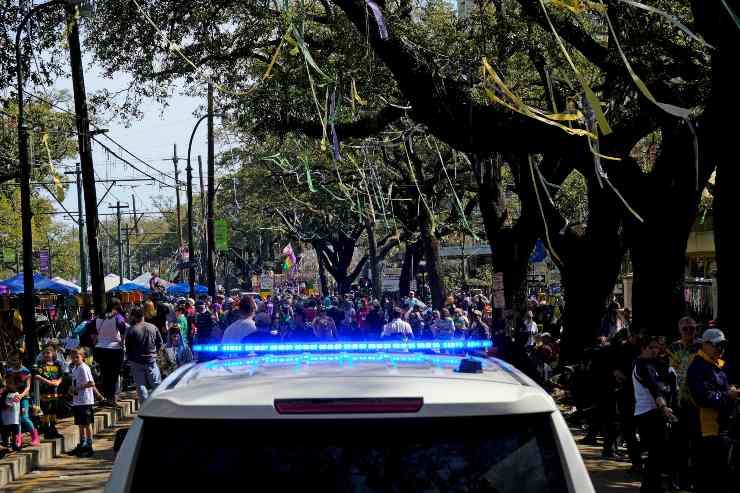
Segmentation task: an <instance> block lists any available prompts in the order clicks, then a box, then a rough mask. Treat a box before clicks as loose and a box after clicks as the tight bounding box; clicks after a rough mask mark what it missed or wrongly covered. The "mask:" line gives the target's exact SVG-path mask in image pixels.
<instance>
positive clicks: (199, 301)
mask: <svg viewBox="0 0 740 493" xmlns="http://www.w3.org/2000/svg"><path fill="white" fill-rule="evenodd" d="M204 305H205V302H203V300H198V301H196V302H195V306H204Z"/></svg>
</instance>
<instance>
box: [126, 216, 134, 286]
mask: <svg viewBox="0 0 740 493" xmlns="http://www.w3.org/2000/svg"><path fill="white" fill-rule="evenodd" d="M125 232H126V277H128V278H129V279H131V278H132V277H133V276H132V275H131V241H130V239H131V238H130V235H131V228H130V227H129V226H128V225H126V229H125Z"/></svg>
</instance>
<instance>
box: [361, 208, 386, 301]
mask: <svg viewBox="0 0 740 493" xmlns="http://www.w3.org/2000/svg"><path fill="white" fill-rule="evenodd" d="M368 209H369V210H370V211H372V202H371V201H369V204H368ZM370 216H371V215H370V214H369V213H366V214H365V229H366V231H367V250H368V262H370V277H372V281H373V284H372V286H373V293H375V297H377V298H380V296H382V294H383V279H382V275H381V272H380V265H379V264H380V259H379V258H378V244H377V242H376V240H375V225H374V224H373V221H372V218H371V217H370Z"/></svg>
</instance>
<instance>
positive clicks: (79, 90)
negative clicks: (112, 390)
mask: <svg viewBox="0 0 740 493" xmlns="http://www.w3.org/2000/svg"><path fill="white" fill-rule="evenodd" d="M64 10H65V12H66V14H67V16H66V17H67V26H69V28H68V29H67V43H68V45H69V56H70V60H71V65H72V88H73V91H74V100H75V115H76V117H77V118H76V119H75V120H76V123H77V145H78V147H79V149H80V164H81V172H82V187H83V189H84V192H85V214H86V216H87V224H86V226H87V252H88V255H89V258H90V282H91V284H92V294H93V306H94V307H95V313H104V312H105V285H104V284H103V273H102V270H101V268H100V253H99V252H98V198H97V194H96V191H95V170H94V168H93V159H92V147H91V145H90V126H89V117H88V112H87V96H86V94H85V76H84V73H83V69H82V53H81V51H80V31H79V26H78V24H77V19H76V16H75V6H74V5H71V4H66V5H65V7H64ZM29 247H30V245H29Z"/></svg>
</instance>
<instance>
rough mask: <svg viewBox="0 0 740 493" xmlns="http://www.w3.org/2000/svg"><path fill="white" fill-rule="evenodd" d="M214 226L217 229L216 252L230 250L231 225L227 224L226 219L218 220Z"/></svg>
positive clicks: (215, 236) (215, 234)
mask: <svg viewBox="0 0 740 493" xmlns="http://www.w3.org/2000/svg"><path fill="white" fill-rule="evenodd" d="M213 226H214V229H215V233H214V239H215V240H216V251H219V252H225V251H227V250H228V249H229V225H228V224H227V223H226V219H216V221H215V222H214V224H213Z"/></svg>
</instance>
